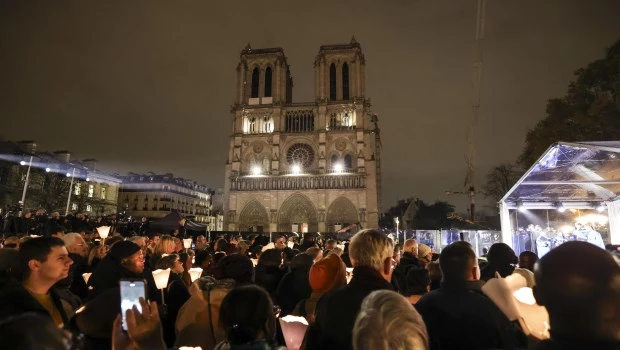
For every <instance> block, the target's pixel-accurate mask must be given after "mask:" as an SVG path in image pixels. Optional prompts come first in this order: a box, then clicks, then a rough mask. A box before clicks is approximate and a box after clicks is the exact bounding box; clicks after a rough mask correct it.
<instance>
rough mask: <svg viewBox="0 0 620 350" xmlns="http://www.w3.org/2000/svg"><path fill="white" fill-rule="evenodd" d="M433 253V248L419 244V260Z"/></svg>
mask: <svg viewBox="0 0 620 350" xmlns="http://www.w3.org/2000/svg"><path fill="white" fill-rule="evenodd" d="M432 252H433V250H432V249H431V247H429V246H427V245H426V244H422V243H420V244H418V258H423V257H425V256H427V255H428V254H430V253H432Z"/></svg>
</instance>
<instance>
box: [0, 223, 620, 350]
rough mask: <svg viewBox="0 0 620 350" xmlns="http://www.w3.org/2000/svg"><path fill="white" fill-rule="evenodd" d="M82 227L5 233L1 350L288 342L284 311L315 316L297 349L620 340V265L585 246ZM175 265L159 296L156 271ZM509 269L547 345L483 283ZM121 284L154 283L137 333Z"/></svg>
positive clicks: (580, 345) (575, 345)
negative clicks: (542, 322) (543, 318)
mask: <svg viewBox="0 0 620 350" xmlns="http://www.w3.org/2000/svg"><path fill="white" fill-rule="evenodd" d="M72 230H73V231H72V232H69V231H67V232H64V231H62V230H61V231H58V232H46V233H45V234H43V235H41V237H32V236H30V235H22V237H19V236H16V239H11V240H9V239H6V240H5V241H4V247H3V248H1V249H0V339H1V341H0V349H5V348H6V349H170V348H181V347H200V348H202V349H218V350H222V349H280V348H284V346H286V341H285V337H284V334H283V331H282V327H281V326H280V322H278V320H279V319H280V318H282V317H284V316H287V315H294V316H301V317H304V318H305V319H306V320H307V323H308V326H307V329H306V331H305V334H304V335H303V342H302V345H301V348H303V349H378V350H381V349H432V350H436V349H540V350H546V349H618V348H620V266H619V265H618V263H617V261H615V260H614V258H613V257H612V256H611V254H609V253H608V252H606V251H605V250H603V249H600V248H598V247H596V246H594V245H592V244H589V243H585V242H567V243H565V244H563V245H561V246H559V247H557V248H555V249H554V250H552V251H551V252H549V253H547V254H546V255H545V256H544V257H542V258H541V259H540V260H539V259H538V258H537V256H536V254H534V253H532V252H529V251H526V252H523V253H521V254H520V255H519V256H516V255H515V253H514V251H513V250H512V249H511V248H510V247H509V246H508V245H506V244H503V243H496V244H494V245H493V246H491V248H490V249H489V251H488V254H487V256H486V257H485V258H484V259H480V258H478V257H477V256H476V254H475V253H474V250H473V249H472V247H471V246H470V245H469V243H467V242H464V241H459V242H455V243H452V244H450V245H448V246H447V247H445V248H444V249H442V251H441V253H440V254H437V253H436V252H434V251H433V249H432V248H431V247H429V246H427V245H424V244H421V243H419V242H417V241H416V240H415V239H409V240H406V241H405V242H404V243H403V244H402V245H399V244H395V242H394V241H393V240H392V239H390V238H389V237H388V236H386V235H385V234H383V233H380V232H378V231H374V230H362V231H360V232H358V233H356V234H355V235H354V236H353V237H352V238H351V239H350V241H348V242H338V241H336V240H333V239H329V240H322V239H321V237H320V236H317V235H313V236H311V235H308V236H306V237H305V239H304V240H303V241H299V240H298V239H297V238H296V237H294V236H292V237H287V236H286V235H278V236H277V237H274V239H273V240H270V238H269V237H268V236H265V235H262V234H258V235H256V234H254V235H249V236H247V237H243V236H231V237H219V238H218V239H217V240H215V241H212V242H209V241H208V240H207V239H206V238H205V237H204V236H198V237H195V238H193V244H192V245H193V249H188V248H185V246H184V244H183V241H182V239H183V238H184V237H182V236H170V235H165V234H149V235H140V234H136V235H132V236H130V237H123V236H121V235H119V234H113V235H111V236H110V237H107V238H105V239H100V238H99V237H98V236H97V233H96V230H95V231H94V232H93V231H90V233H86V230H85V229H82V230H79V227H78V230H75V227H72ZM52 231H54V230H52ZM193 267H200V268H201V269H202V275H201V276H200V277H199V278H195V279H193V278H192V277H191V275H190V269H192V268H193ZM165 269H170V277H169V279H168V284H167V286H166V287H165V288H164V289H163V290H158V289H157V284H156V282H155V279H154V277H153V273H152V272H153V271H155V270H165ZM512 274H520V275H522V276H523V277H524V278H525V279H526V281H527V283H528V286H532V287H533V288H534V296H535V298H536V302H537V303H538V304H540V305H543V306H544V307H545V308H546V310H547V311H548V314H549V321H550V322H549V325H550V330H549V331H550V338H549V339H546V340H543V341H540V340H537V339H534V338H533V337H528V336H526V333H524V331H523V329H521V328H520V327H519V324H518V323H516V322H514V320H509V319H508V318H507V317H506V316H505V315H504V313H502V311H500V308H499V307H498V306H497V305H495V304H494V303H493V302H492V301H491V300H490V299H489V298H488V297H487V296H486V295H485V294H484V293H483V292H482V286H483V285H484V283H485V281H488V280H490V279H493V278H502V277H507V276H510V275H512ZM123 279H131V280H143V281H145V286H146V295H145V296H146V298H145V299H140V301H139V303H140V305H139V306H140V307H139V308H138V307H137V306H138V305H136V307H133V308H132V309H130V310H128V311H127V312H126V318H127V322H126V323H127V331H124V330H122V329H121V320H120V309H121V308H120V305H121V296H120V290H119V283H120V281H121V280H123Z"/></svg>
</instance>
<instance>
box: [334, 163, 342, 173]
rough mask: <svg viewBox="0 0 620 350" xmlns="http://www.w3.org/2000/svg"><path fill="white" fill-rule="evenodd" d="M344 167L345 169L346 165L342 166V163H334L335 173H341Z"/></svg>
mask: <svg viewBox="0 0 620 350" xmlns="http://www.w3.org/2000/svg"><path fill="white" fill-rule="evenodd" d="M343 169H344V167H343V166H342V164H341V163H336V164H334V172H335V173H341V172H342V170H343Z"/></svg>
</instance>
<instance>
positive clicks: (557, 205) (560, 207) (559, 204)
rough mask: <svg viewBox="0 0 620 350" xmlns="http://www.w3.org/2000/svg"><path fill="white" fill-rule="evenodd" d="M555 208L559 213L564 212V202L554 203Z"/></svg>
mask: <svg viewBox="0 0 620 350" xmlns="http://www.w3.org/2000/svg"><path fill="white" fill-rule="evenodd" d="M556 209H557V210H558V211H559V212H560V213H563V212H565V211H566V207H564V204H562V203H558V204H556Z"/></svg>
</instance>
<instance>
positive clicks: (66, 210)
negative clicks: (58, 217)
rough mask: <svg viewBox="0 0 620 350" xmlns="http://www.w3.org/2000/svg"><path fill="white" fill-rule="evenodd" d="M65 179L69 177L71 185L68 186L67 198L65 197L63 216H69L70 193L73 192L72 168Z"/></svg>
mask: <svg viewBox="0 0 620 350" xmlns="http://www.w3.org/2000/svg"><path fill="white" fill-rule="evenodd" d="M67 177H71V183H70V184H69V196H68V197H67V207H66V208H65V216H67V215H69V204H70V203H71V193H72V192H73V179H74V178H75V168H73V171H72V172H71V173H67Z"/></svg>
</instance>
